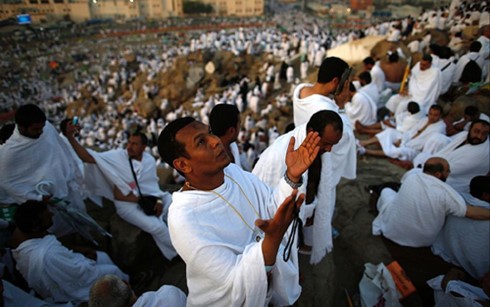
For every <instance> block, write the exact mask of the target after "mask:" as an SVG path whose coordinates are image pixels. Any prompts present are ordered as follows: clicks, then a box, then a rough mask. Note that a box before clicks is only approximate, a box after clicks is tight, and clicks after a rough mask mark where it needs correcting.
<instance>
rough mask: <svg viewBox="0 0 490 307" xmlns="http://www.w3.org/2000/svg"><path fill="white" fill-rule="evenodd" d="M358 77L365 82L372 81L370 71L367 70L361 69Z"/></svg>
mask: <svg viewBox="0 0 490 307" xmlns="http://www.w3.org/2000/svg"><path fill="white" fill-rule="evenodd" d="M359 79H361V80H363V81H364V82H366V84H369V83H371V81H372V78H371V73H370V72H369V71H363V72H362V73H360V74H359Z"/></svg>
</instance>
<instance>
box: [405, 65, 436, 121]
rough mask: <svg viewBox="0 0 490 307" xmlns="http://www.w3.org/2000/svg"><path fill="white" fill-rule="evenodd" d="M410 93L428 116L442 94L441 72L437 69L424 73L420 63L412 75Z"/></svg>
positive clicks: (431, 68) (409, 86) (427, 70)
mask: <svg viewBox="0 0 490 307" xmlns="http://www.w3.org/2000/svg"><path fill="white" fill-rule="evenodd" d="M408 93H409V94H410V95H411V96H412V100H413V101H415V102H417V103H418V104H419V106H420V110H421V112H422V113H424V114H426V113H427V112H428V111H429V108H430V106H431V105H433V104H434V103H436V102H437V98H438V97H439V95H440V93H441V71H440V70H439V69H438V68H435V67H430V68H429V69H426V70H424V71H422V70H420V62H418V63H417V64H415V66H414V67H413V68H412V71H411V74H410V80H409V82H408Z"/></svg>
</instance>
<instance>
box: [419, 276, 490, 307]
mask: <svg viewBox="0 0 490 307" xmlns="http://www.w3.org/2000/svg"><path fill="white" fill-rule="evenodd" d="M443 278H444V275H439V276H437V277H434V278H432V279H430V280H428V281H427V284H428V285H429V286H430V287H431V288H432V289H434V300H435V305H434V307H482V306H483V305H481V304H480V303H479V302H478V301H485V300H487V301H488V300H489V299H490V298H489V297H488V295H487V294H486V293H485V292H484V291H483V289H482V288H478V287H475V286H473V285H471V284H468V283H466V282H464V281H462V280H457V279H453V280H450V281H449V282H448V283H447V285H446V289H442V287H441V284H442V280H443Z"/></svg>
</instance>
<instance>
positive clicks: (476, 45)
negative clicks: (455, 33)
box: [470, 41, 481, 52]
mask: <svg viewBox="0 0 490 307" xmlns="http://www.w3.org/2000/svg"><path fill="white" fill-rule="evenodd" d="M480 49H481V43H480V42H479V41H473V42H472V43H471V44H470V51H471V52H480Z"/></svg>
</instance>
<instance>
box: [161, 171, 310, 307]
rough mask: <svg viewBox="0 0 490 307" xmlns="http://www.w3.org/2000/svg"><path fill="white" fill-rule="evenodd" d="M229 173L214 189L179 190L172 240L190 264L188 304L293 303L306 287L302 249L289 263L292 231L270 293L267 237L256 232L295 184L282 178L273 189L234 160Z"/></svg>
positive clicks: (172, 211)
mask: <svg viewBox="0 0 490 307" xmlns="http://www.w3.org/2000/svg"><path fill="white" fill-rule="evenodd" d="M224 171H225V181H224V183H223V184H222V185H221V186H219V187H218V188H216V189H215V190H213V191H199V190H187V191H178V192H175V193H174V194H173V203H172V206H171V207H170V211H169V229H170V237H171V238H172V243H173V244H174V246H175V249H176V250H177V252H178V253H179V255H180V256H181V257H182V259H183V260H184V261H185V263H186V265H187V272H186V273H187V285H188V287H189V295H188V298H187V306H226V307H228V306H250V307H258V306H266V305H267V303H268V302H269V301H271V303H273V304H278V305H291V304H293V303H294V302H295V301H296V300H297V299H298V297H299V295H300V292H301V287H300V286H299V275H298V259H297V255H296V253H294V252H292V253H291V258H290V260H289V261H288V262H284V261H283V259H282V255H283V250H284V245H285V241H286V239H287V236H288V233H286V235H285V238H284V239H283V243H282V244H281V247H280V248H279V251H278V254H277V259H276V264H275V267H274V269H273V270H272V272H271V274H272V284H269V287H270V292H269V293H267V292H268V291H267V288H268V287H267V276H266V271H265V267H264V258H263V254H262V240H261V239H259V240H258V241H257V238H256V236H257V234H256V232H255V231H253V228H254V222H255V220H257V219H258V218H261V219H270V218H272V216H273V215H274V214H275V212H276V210H277V208H278V206H279V205H280V204H282V202H283V200H284V199H285V198H286V197H287V196H289V195H290V194H291V192H292V189H291V187H290V186H289V185H288V184H287V183H286V182H285V181H284V180H282V182H281V183H280V184H279V185H278V187H277V188H276V189H275V190H274V192H273V191H272V189H270V188H269V187H268V186H267V185H266V184H265V183H263V182H262V181H260V180H259V179H258V178H257V177H256V176H255V175H253V174H251V173H248V172H245V171H243V170H241V169H240V168H238V167H237V166H236V165H234V164H233V163H230V165H229V166H227V167H226V168H225V170H224ZM233 208H235V209H236V211H235V210H234V209H233ZM238 212H239V213H240V214H238ZM257 215H258V216H257ZM295 244H296V243H295V242H293V246H294V245H295Z"/></svg>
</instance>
